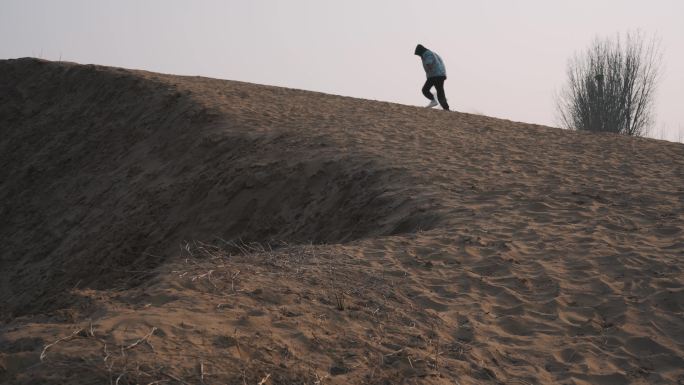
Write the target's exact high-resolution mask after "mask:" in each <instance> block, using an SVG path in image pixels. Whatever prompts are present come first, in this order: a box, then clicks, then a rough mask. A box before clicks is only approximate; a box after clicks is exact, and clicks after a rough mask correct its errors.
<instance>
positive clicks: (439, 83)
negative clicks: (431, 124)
mask: <svg viewBox="0 0 684 385" xmlns="http://www.w3.org/2000/svg"><path fill="white" fill-rule="evenodd" d="M434 79H435V81H434V83H435V89H436V90H437V100H438V101H439V105H440V106H442V108H443V109H445V110H446V111H449V104H448V103H447V100H446V95H445V94H444V81H445V80H446V76H440V77H436V78H434Z"/></svg>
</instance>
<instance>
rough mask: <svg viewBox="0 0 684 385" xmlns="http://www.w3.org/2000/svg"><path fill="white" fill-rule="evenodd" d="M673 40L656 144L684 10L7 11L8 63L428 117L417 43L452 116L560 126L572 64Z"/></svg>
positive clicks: (622, 0) (404, 4)
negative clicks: (328, 97) (344, 100)
mask: <svg viewBox="0 0 684 385" xmlns="http://www.w3.org/2000/svg"><path fill="white" fill-rule="evenodd" d="M636 29H640V30H641V31H642V32H645V33H646V34H654V33H655V34H657V35H658V36H659V37H660V39H661V40H662V51H663V76H662V79H661V81H660V83H659V90H658V94H657V109H656V114H657V115H656V119H657V124H656V125H655V127H654V131H653V133H652V134H651V136H652V137H656V138H659V139H660V138H664V139H668V140H684V1H682V0H653V1H643V0H591V1H590V0H574V1H567V0H518V1H516V0H500V1H494V0H492V1H456V0H443V1H437V0H434V1H415V0H413V1H412V0H337V1H329V0H224V1H218V0H213V1H210V0H203V1H199V0H195V1H190V0H116V1H114V0H111V1H105V0H61V1H54V0H43V1H39V0H0V59H9V58H18V57H25V56H34V57H42V58H45V59H50V60H59V59H60V57H61V59H62V60H65V61H73V62H78V63H83V64H87V63H95V64H102V65H109V66H117V67H126V68H136V69H145V70H150V71H155V72H164V73H172V74H181V75H201V76H207V77H214V78H220V79H231V80H240V81H246V82H252V83H259V84H270V85H277V86H286V87H292V88H299V89H306V90H313V91H321V92H326V93H332V94H338V95H346V96H353V97H358V98H366V99H377V100H383V101H390V102H397V103H403V104H410V105H424V104H426V103H427V100H426V99H424V97H423V96H422V95H421V93H420V88H421V86H422V84H423V82H424V81H425V78H424V76H425V75H424V72H423V69H422V67H421V65H420V59H419V57H417V56H414V55H413V49H414V47H415V45H416V44H417V43H422V44H423V45H425V46H426V47H427V48H429V49H432V50H434V51H435V52H437V53H439V54H440V55H441V56H442V58H443V59H444V61H445V63H446V67H447V72H448V80H447V81H446V83H445V89H446V94H447V98H448V99H449V104H450V105H451V108H452V109H454V110H458V111H462V112H475V113H482V114H485V115H489V116H495V117H500V118H505V119H511V120H516V121H524V122H530V123H539V124H545V125H553V126H555V125H557V121H556V118H555V116H556V113H555V104H554V95H555V93H556V92H557V91H558V90H559V89H560V88H561V87H562V86H563V84H564V82H565V80H566V65H567V61H568V59H569V58H570V57H571V56H572V55H574V53H575V52H576V51H581V50H583V49H585V48H586V47H587V46H588V45H589V44H590V43H591V42H592V40H593V39H594V37H596V36H613V35H614V34H616V33H618V32H622V33H624V32H627V31H629V30H636Z"/></svg>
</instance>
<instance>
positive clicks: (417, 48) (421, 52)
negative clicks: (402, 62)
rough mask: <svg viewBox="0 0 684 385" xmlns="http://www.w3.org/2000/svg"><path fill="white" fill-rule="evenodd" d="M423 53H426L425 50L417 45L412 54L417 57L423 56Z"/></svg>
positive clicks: (420, 45)
mask: <svg viewBox="0 0 684 385" xmlns="http://www.w3.org/2000/svg"><path fill="white" fill-rule="evenodd" d="M425 51H427V48H425V47H423V45H422V44H418V45H417V46H416V50H415V51H413V53H414V54H415V55H418V56H423V53H425Z"/></svg>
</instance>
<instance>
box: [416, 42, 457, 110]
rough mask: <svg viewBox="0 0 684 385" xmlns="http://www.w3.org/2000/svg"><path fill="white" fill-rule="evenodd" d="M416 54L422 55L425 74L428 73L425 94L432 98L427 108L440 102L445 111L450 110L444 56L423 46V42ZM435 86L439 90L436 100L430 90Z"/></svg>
mask: <svg viewBox="0 0 684 385" xmlns="http://www.w3.org/2000/svg"><path fill="white" fill-rule="evenodd" d="M413 53H414V54H416V55H418V56H420V59H421V60H422V61H423V68H424V69H425V74H426V75H427V80H426V81H425V85H423V89H422V92H423V95H425V97H426V98H428V99H430V104H428V105H427V108H432V107H434V106H436V105H437V102H438V101H439V104H440V105H441V106H442V108H443V109H444V110H445V111H449V104H448V103H447V100H446V95H445V94H444V81H445V80H446V78H447V76H446V67H445V66H444V62H443V61H442V58H441V57H439V55H437V53H435V52H432V51H430V50H429V49H427V48H425V47H423V46H422V45H421V44H418V45H417V46H416V50H415V51H414V52H413ZM432 87H435V89H436V90H437V100H435V95H433V94H432V92H430V89H431V88H432Z"/></svg>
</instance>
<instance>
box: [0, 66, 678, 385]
mask: <svg viewBox="0 0 684 385" xmlns="http://www.w3.org/2000/svg"><path fill="white" fill-rule="evenodd" d="M0 133H1V134H2V135H1V136H0V202H2V206H1V207H0V210H1V211H0V213H1V214H2V215H1V216H2V218H3V220H2V221H1V222H0V239H2V240H3V248H2V251H0V271H1V272H2V273H1V276H0V288H1V289H2V291H1V292H0V309H1V312H0V313H1V315H2V318H3V320H4V321H3V324H1V325H0V382H9V383H33V382H36V383H65V382H66V383H115V382H116V381H117V380H118V383H119V384H132V383H152V382H154V381H160V382H159V383H164V382H166V383H206V384H213V383H235V384H243V383H254V384H257V383H259V382H260V381H262V380H264V382H263V384H277V383H278V384H279V383H284V384H300V383H302V384H303V383H307V384H314V383H323V384H326V383H335V384H345V383H378V384H385V383H388V384H396V383H421V384H422V383H434V384H451V383H458V384H482V383H492V384H495V383H506V384H515V383H519V384H556V383H562V384H630V383H633V384H659V383H663V384H670V383H678V382H684V369H683V368H684V287H683V284H684V273H683V272H682V269H684V146H683V145H681V144H674V143H668V142H662V141H655V140H649V139H634V138H625V137H616V136H613V135H588V134H582V133H575V132H568V131H563V130H559V129H554V128H548V127H541V126H534V125H528V124H522V123H515V122H510V121H506V120H499V119H493V118H488V117H483V116H478V115H470V114H461V113H447V112H443V111H437V110H425V109H421V108H415V107H408V106H401V105H396V104H389V103H381V102H374V101H366V100H358V99H352V98H343V97H338V96H332V95H324V94H319V93H312V92H305V91H298V90H290V89H284V88H276V87H267V86H257V85H252V84H246V83H239V82H230V81H221V80H215V79H206V78H199V77H179V76H170V75H161V74H154V73H148V72H142V71H131V70H124V69H115V68H107V67H98V66H82V65H77V64H70V63H54V62H45V61H38V60H34V59H20V60H8V61H2V62H0ZM61 338H65V339H64V340H60V339H61ZM55 341H59V342H57V343H56V344H54V345H49V344H51V343H53V342H55ZM46 346H47V349H46ZM41 353H42V359H41Z"/></svg>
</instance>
